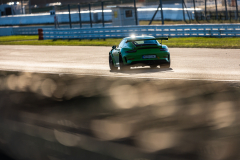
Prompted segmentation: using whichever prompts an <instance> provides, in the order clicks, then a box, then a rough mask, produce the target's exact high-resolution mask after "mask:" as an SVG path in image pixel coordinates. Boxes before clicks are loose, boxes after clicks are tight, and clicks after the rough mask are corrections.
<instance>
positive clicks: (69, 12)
mask: <svg viewBox="0 0 240 160" xmlns="http://www.w3.org/2000/svg"><path fill="white" fill-rule="evenodd" d="M68 14H69V24H70V28H72V20H71V11H70V5H69V4H68Z"/></svg>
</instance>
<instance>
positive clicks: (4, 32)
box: [0, 27, 14, 36]
mask: <svg viewBox="0 0 240 160" xmlns="http://www.w3.org/2000/svg"><path fill="white" fill-rule="evenodd" d="M13 34H14V33H13V28H12V27H9V28H0V36H10V35H13Z"/></svg>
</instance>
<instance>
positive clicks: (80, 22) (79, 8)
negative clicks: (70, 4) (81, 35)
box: [78, 5, 82, 28]
mask: <svg viewBox="0 0 240 160" xmlns="http://www.w3.org/2000/svg"><path fill="white" fill-rule="evenodd" d="M78 15H79V24H80V28H82V17H81V7H80V5H78Z"/></svg>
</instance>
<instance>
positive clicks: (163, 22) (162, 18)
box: [160, 0, 164, 25]
mask: <svg viewBox="0 0 240 160" xmlns="http://www.w3.org/2000/svg"><path fill="white" fill-rule="evenodd" d="M160 6H161V18H162V25H164V16H163V10H162V0H160Z"/></svg>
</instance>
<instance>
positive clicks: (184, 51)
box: [0, 45, 240, 81]
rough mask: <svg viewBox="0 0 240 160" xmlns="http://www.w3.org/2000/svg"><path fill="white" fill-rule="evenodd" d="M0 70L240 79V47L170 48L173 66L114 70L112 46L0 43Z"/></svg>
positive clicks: (160, 77)
mask: <svg viewBox="0 0 240 160" xmlns="http://www.w3.org/2000/svg"><path fill="white" fill-rule="evenodd" d="M0 48H1V49H0V70H6V71H23V72H41V73H42V72H44V73H56V74H77V75H78V74H79V75H97V76H113V77H131V78H152V79H186V80H199V79H200V80H212V81H240V49H209V48H170V53H171V68H170V69H161V68H156V69H150V68H149V67H144V68H143V67H138V68H132V69H131V70H129V71H126V72H121V71H116V72H111V71H110V69H109V64H108V55H109V51H110V50H111V47H97V46H30V45H29V46H28V45H1V46H0Z"/></svg>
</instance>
